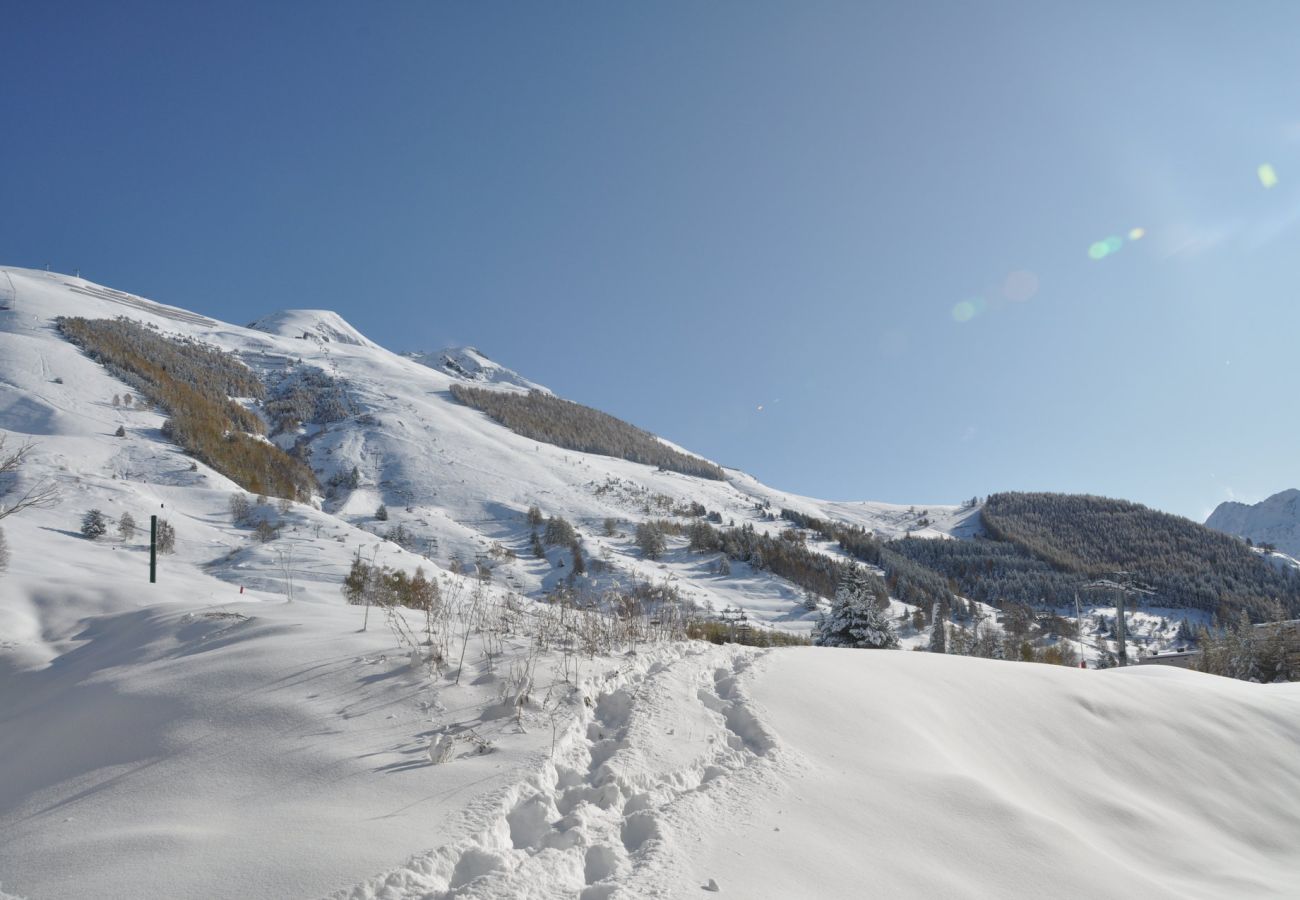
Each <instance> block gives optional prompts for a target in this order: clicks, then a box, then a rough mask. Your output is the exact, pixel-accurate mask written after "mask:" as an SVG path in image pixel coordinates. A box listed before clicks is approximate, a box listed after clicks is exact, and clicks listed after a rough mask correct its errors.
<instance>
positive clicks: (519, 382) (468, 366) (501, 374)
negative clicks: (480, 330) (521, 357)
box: [405, 347, 551, 394]
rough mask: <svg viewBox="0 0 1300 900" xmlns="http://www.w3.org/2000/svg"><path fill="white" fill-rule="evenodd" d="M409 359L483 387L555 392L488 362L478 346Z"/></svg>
mask: <svg viewBox="0 0 1300 900" xmlns="http://www.w3.org/2000/svg"><path fill="white" fill-rule="evenodd" d="M405 356H406V357H407V358H408V359H412V360H414V361H415V362H418V363H419V364H420V365H422V366H428V367H429V368H430V369H436V370H437V371H439V372H443V373H446V374H447V375H450V376H452V377H453V378H457V379H460V380H462V381H477V382H480V383H483V384H503V385H510V386H512V387H521V388H524V389H525V390H530V391H544V392H546V393H548V394H549V393H551V390H550V388H547V387H545V386H543V385H540V384H538V383H537V382H535V381H529V380H528V379H527V378H525V377H524V376H522V375H520V374H519V373H518V372H516V371H514V370H512V369H507V368H506V367H505V366H503V365H500V364H499V363H495V362H493V361H492V360H490V359H488V358H487V356H485V355H484V354H483V352H482V351H481V350H479V349H478V348H476V347H448V348H447V349H445V350H439V351H437V352H435V353H422V352H419V351H414V352H411V353H407V354H405Z"/></svg>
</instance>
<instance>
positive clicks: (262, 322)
mask: <svg viewBox="0 0 1300 900" xmlns="http://www.w3.org/2000/svg"><path fill="white" fill-rule="evenodd" d="M248 327H249V328H253V329H256V330H257V331H265V332H266V333H267V334H278V335H280V336H281V337H291V338H304V339H308V340H315V341H322V342H325V343H336V344H353V345H355V346H358V347H377V346H378V345H377V344H376V343H375V342H374V341H372V340H370V339H369V338H368V337H366V336H365V335H364V334H362V333H361V332H360V331H358V330H357V329H356V328H354V327H353V326H352V325H351V324H350V323H348V321H347V320H346V319H344V318H343V317H342V316H340V315H339V314H338V313H336V312H333V311H331V310H328V309H282V310H279V311H278V312H273V313H271V314H270V315H267V316H262V318H260V319H258V320H256V321H254V322H249V323H248Z"/></svg>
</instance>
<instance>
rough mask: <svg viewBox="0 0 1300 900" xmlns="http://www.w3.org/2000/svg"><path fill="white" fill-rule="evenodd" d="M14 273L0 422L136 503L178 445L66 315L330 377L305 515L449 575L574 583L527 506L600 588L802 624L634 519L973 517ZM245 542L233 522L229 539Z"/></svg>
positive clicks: (481, 366) (51, 460) (277, 379)
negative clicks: (825, 497) (608, 441)
mask: <svg viewBox="0 0 1300 900" xmlns="http://www.w3.org/2000/svg"><path fill="white" fill-rule="evenodd" d="M7 272H8V274H9V279H10V280H11V281H12V283H13V285H14V286H15V291H14V293H15V299H14V300H13V301H12V309H11V310H9V311H8V312H7V313H5V315H6V317H7V319H6V323H5V326H4V331H3V332H0V340H2V341H3V342H4V345H5V346H4V353H3V361H2V362H0V379H3V380H2V381H0V390H3V392H4V393H3V394H0V424H3V425H4V427H6V428H8V429H10V430H12V431H15V432H24V433H27V434H31V435H38V436H39V439H38V441H37V442H38V444H39V445H40V446H39V452H38V454H37V457H36V460H35V463H34V466H35V468H33V472H32V474H33V475H35V474H36V473H37V472H39V471H41V470H44V469H46V468H47V465H48V466H53V467H54V468H55V470H56V471H58V473H59V478H60V480H63V481H71V480H76V481H77V484H78V490H85V489H86V488H87V486H89V485H102V486H103V487H104V488H105V489H107V490H109V491H111V492H113V493H114V494H125V493H127V492H128V485H131V486H132V488H131V489H134V486H136V485H140V484H153V483H156V482H157V481H158V480H159V478H161V477H163V476H161V475H160V474H159V473H158V472H156V471H154V470H153V469H152V468H151V467H148V466H144V465H143V463H142V461H144V460H154V459H162V458H166V457H171V456H173V455H175V453H176V448H175V447H173V446H171V445H169V444H168V443H167V442H165V441H162V440H160V436H159V433H158V430H157V429H158V427H159V425H160V424H161V419H160V418H159V416H158V415H157V413H155V412H152V411H144V410H141V409H139V408H135V409H131V410H128V409H125V408H120V407H114V406H112V405H111V403H110V402H109V401H110V400H111V398H112V397H113V395H114V394H122V393H126V392H127V390H128V386H126V385H124V384H122V383H120V382H118V381H117V380H116V379H114V378H113V377H112V376H111V375H109V374H108V373H107V372H106V371H104V370H103V369H102V368H100V367H99V366H97V365H95V364H94V363H92V362H91V361H90V360H88V359H86V358H85V356H84V355H83V354H82V353H81V352H80V351H78V350H77V348H75V347H73V346H72V345H70V344H68V343H67V342H66V341H64V340H62V339H61V338H60V337H59V335H58V333H57V331H56V330H55V328H54V320H55V319H56V318H57V317H59V316H81V317H85V318H111V317H115V316H120V315H126V316H129V317H131V318H133V319H136V320H138V321H141V322H143V323H146V324H148V325H150V326H153V327H156V328H157V329H159V330H160V332H162V333H166V334H175V335H179V336H183V337H187V338H193V339H197V340H200V341H202V342H204V343H206V344H210V345H214V346H216V347H219V348H221V349H222V350H226V351H230V352H232V353H234V354H236V355H237V356H238V357H239V359H241V360H242V361H243V362H245V363H247V364H248V365H250V366H252V367H253V368H254V370H255V371H256V372H257V373H258V374H259V376H260V377H261V378H262V379H263V380H264V381H265V382H266V383H267V384H268V385H270V390H271V393H272V394H275V392H276V391H277V390H279V389H284V390H287V389H289V388H290V387H292V386H294V385H298V384H302V383H303V382H304V381H306V382H312V383H320V382H321V381H322V380H327V381H328V384H329V385H330V387H329V389H330V390H332V391H335V392H337V393H338V394H339V395H340V399H339V402H340V404H341V406H342V407H343V409H342V411H341V413H340V414H339V416H338V418H337V420H336V421H329V422H313V421H307V422H304V423H302V424H301V425H299V426H298V427H296V428H293V429H291V430H289V431H287V432H284V433H280V434H277V435H275V436H274V438H273V439H274V440H275V441H276V443H278V444H280V445H281V446H284V447H286V448H288V447H292V446H293V445H294V444H295V443H298V444H300V450H301V452H302V454H303V455H304V458H305V459H307V460H308V461H309V462H310V464H311V466H312V468H313V469H314V471H315V472H316V474H317V476H318V478H319V479H320V481H321V483H322V485H324V486H325V488H323V490H324V494H323V495H322V496H320V497H318V498H317V500H316V501H315V502H314V503H313V504H312V505H310V506H309V507H308V508H309V509H311V510H312V511H311V512H310V513H309V515H310V516H312V517H323V518H322V521H326V522H328V523H329V527H330V528H331V529H340V528H345V529H350V530H356V531H355V532H354V533H357V534H360V535H363V536H364V537H363V538H362V540H368V541H369V542H370V544H372V545H375V546H378V547H380V552H381V553H384V554H389V553H396V554H397V555H398V556H400V553H398V550H397V548H396V547H395V546H394V544H392V543H391V542H381V541H379V540H378V538H377V536H378V535H381V534H383V533H386V532H390V530H391V529H395V528H397V527H398V526H400V527H401V528H402V529H403V532H404V535H405V538H404V543H405V546H406V547H407V549H408V551H410V552H411V553H412V556H411V559H412V560H415V559H418V558H420V557H424V558H425V559H421V560H420V561H421V562H424V563H425V564H426V565H428V564H429V562H430V561H432V562H433V563H434V564H436V565H437V566H439V567H442V568H445V569H448V570H451V569H462V568H463V569H466V570H470V569H472V568H473V567H474V565H475V563H476V562H482V563H484V564H485V565H487V566H489V567H490V568H491V569H492V571H493V576H494V577H495V578H498V579H500V580H501V581H503V582H504V583H506V584H508V585H510V586H511V587H513V588H515V589H517V590H519V591H521V592H523V593H525V594H527V595H530V596H540V595H541V594H543V593H545V592H548V591H550V590H551V589H553V588H554V587H555V586H556V585H558V584H560V583H562V582H563V581H564V579H565V577H566V576H567V575H568V568H569V566H570V565H571V562H572V561H571V559H570V558H569V556H568V551H567V550H566V549H564V548H557V549H548V554H547V557H546V558H543V559H537V558H534V557H533V555H532V554H531V553H530V552H529V532H530V526H529V524H528V523H527V521H526V520H525V514H526V512H527V511H528V509H529V508H530V507H532V506H536V507H538V508H540V510H541V511H542V513H543V514H544V515H546V516H562V517H564V518H565V519H567V520H568V521H570V522H572V523H573V524H574V526H575V528H576V529H577V531H578V534H579V535H580V537H581V538H582V540H583V543H584V546H585V548H586V555H587V556H588V557H589V558H592V559H595V560H597V561H598V564H597V566H596V567H594V569H599V571H594V570H593V571H592V573H591V576H590V581H591V583H592V585H593V590H597V589H598V588H599V585H601V584H608V583H627V582H630V581H634V580H636V581H641V582H650V583H659V582H665V581H667V582H670V583H672V584H674V585H676V586H677V587H678V588H679V590H680V591H681V593H682V595H683V597H684V599H687V600H690V601H692V602H694V603H696V604H698V605H700V606H701V607H704V608H713V609H715V610H722V609H724V608H727V607H734V608H739V609H744V610H745V611H746V612H747V614H748V615H749V616H750V617H751V618H752V619H754V620H755V621H757V622H758V623H760V624H766V625H768V626H770V627H776V628H780V629H783V630H789V631H795V632H805V633H806V632H807V631H808V629H809V628H810V627H811V625H812V622H813V620H814V619H815V616H816V612H815V611H810V610H808V609H805V608H804V606H803V597H802V593H801V591H799V590H798V589H797V588H795V587H794V586H792V585H790V584H789V583H788V582H786V581H784V580H783V579H780V578H777V577H775V576H773V575H772V574H771V573H769V572H764V571H750V570H749V568H748V567H747V566H745V565H743V564H741V565H738V566H736V567H735V569H736V570H735V571H734V573H733V575H732V576H730V577H728V578H719V577H717V576H716V575H714V574H712V573H711V572H710V571H709V569H708V563H709V560H702V559H700V558H699V557H698V556H695V555H690V554H687V553H685V552H677V550H676V549H674V548H677V547H680V546H681V543H680V542H678V543H675V544H674V546H673V548H670V552H669V553H667V554H666V555H665V556H664V557H663V558H662V559H659V560H653V561H652V560H648V559H644V558H642V556H641V554H640V553H639V552H637V549H636V546H635V543H634V541H633V534H632V532H633V531H634V530H635V525H636V523H637V522H639V521H642V520H644V519H649V518H656V517H662V516H664V515H667V512H668V510H670V509H672V508H673V507H675V506H680V505H688V504H691V503H698V504H701V505H703V506H704V507H706V508H707V509H709V510H711V511H714V512H716V513H717V515H718V516H719V517H721V518H722V519H723V520H725V521H727V522H729V523H730V522H734V523H735V524H737V525H740V524H745V523H748V524H750V525H752V526H753V527H754V528H755V529H756V530H759V531H761V532H764V533H771V534H776V533H777V532H779V531H780V530H781V528H783V527H785V525H784V523H782V522H780V521H778V520H775V519H774V517H773V516H772V515H771V514H770V508H775V509H778V510H779V509H780V508H782V507H789V508H792V509H796V510H799V511H801V512H805V513H807V514H810V515H816V516H821V517H826V518H832V519H836V520H839V521H845V522H851V523H854V524H859V525H862V526H864V527H866V528H869V529H873V530H875V531H876V532H877V533H879V534H880V535H882V536H886V537H893V536H898V535H901V534H903V533H906V532H908V531H911V532H912V533H916V534H918V535H922V536H926V535H931V536H943V535H945V534H947V533H948V532H950V531H953V530H960V529H962V528H963V527H967V523H968V522H969V520H970V519H971V518H972V515H973V514H974V510H971V509H969V508H963V507H958V506H948V507H945V506H929V507H925V508H924V509H918V508H916V507H905V506H897V505H892V504H881V503H862V502H858V503H843V502H828V501H821V500H816V499H813V498H807V497H801V496H797V495H793V494H789V493H786V492H783V491H780V490H778V489H775V488H772V487H769V486H767V485H764V484H762V483H760V482H759V481H757V480H756V479H754V478H752V477H751V476H749V475H747V474H745V473H743V472H740V471H736V470H730V469H729V470H726V477H725V479H723V480H712V479H707V478H697V477H692V476H689V475H682V474H679V473H676V472H672V471H664V470H659V469H656V468H655V467H653V466H648V465H642V464H639V463H634V462H628V461H626V460H623V459H617V458H614V457H610V456H604V455H599V454H593V453H581V452H576V451H573V450H567V449H564V448H562V447H557V446H554V445H551V444H547V443H542V442H539V441H535V440H532V439H529V438H526V437H522V436H520V435H518V434H516V433H514V432H513V431H511V430H509V429H507V428H505V427H503V426H501V425H499V424H498V423H496V422H494V421H492V420H491V419H490V418H488V417H487V416H485V415H484V414H483V413H480V412H478V411H476V410H474V409H471V408H469V407H467V406H465V405H463V404H461V403H459V402H457V401H456V400H455V399H453V398H452V397H451V396H450V394H449V389H450V388H451V386H452V385H453V384H457V383H473V384H475V385H478V386H485V387H490V388H493V389H500V390H517V389H520V388H524V389H530V390H531V389H536V390H541V391H546V388H544V387H543V386H541V385H539V384H537V383H535V382H533V381H531V380H529V379H527V378H525V377H523V376H521V375H519V374H518V373H515V372H512V371H511V370H509V369H507V368H505V367H503V366H500V365H498V364H497V363H495V362H493V361H491V360H489V359H488V358H487V357H486V356H484V355H483V354H482V353H480V352H479V351H477V350H474V349H473V348H464V349H461V350H455V351H442V352H441V353H437V354H410V355H407V356H402V355H399V354H396V353H393V352H390V351H389V350H386V349H384V348H382V347H379V346H378V345H377V344H375V343H374V342H373V341H371V340H369V339H368V338H366V337H365V336H364V335H363V334H361V332H360V331H358V330H357V329H356V328H354V327H353V326H352V325H350V324H349V323H348V322H346V321H344V320H343V319H342V317H340V316H338V315H337V314H336V313H332V312H328V311H324V310H313V309H299V310H285V311H281V312H277V313H272V314H270V315H267V316H264V317H262V318H260V319H258V320H256V321H255V322H253V323H251V325H249V326H248V327H240V326H237V325H232V324H228V323H221V322H217V321H215V320H212V319H209V318H207V317H203V316H198V315H196V314H193V313H189V312H186V311H184V310H180V309H177V308H174V307H168V306H165V305H163V304H158V303H154V302H152V301H149V300H146V299H144V298H140V297H135V296H133V295H130V294H126V293H123V292H120V291H116V290H114V289H111V288H105V287H103V286H100V285H96V284H93V283H91V282H88V281H85V280H84V279H79V278H73V277H70V276H64V275H57V274H54V273H48V272H40V271H31V270H22V269H9V270H7ZM56 378H58V379H60V380H59V381H56V380H55V379H56ZM118 424H121V425H123V426H124V428H125V430H126V438H125V439H124V440H123V439H117V438H114V437H113V436H112V434H111V432H112V431H113V429H114V428H115V427H116V426H117V425H118ZM74 445H75V447H76V449H75V450H73V449H71V448H72V447H73V446H74ZM65 447H66V448H68V449H65ZM56 460H58V462H56ZM354 469H355V470H356V473H357V478H358V481H357V484H356V486H355V487H349V488H348V489H342V490H337V491H333V490H327V488H328V487H329V485H330V483H331V480H332V479H334V480H335V483H337V480H338V479H344V478H346V477H347V476H349V475H350V474H351V473H352V471H353V470H354ZM166 477H167V478H168V479H169V480H171V481H173V482H179V481H184V482H186V483H187V484H190V483H192V484H191V486H193V487H199V486H204V487H207V488H208V489H210V490H217V491H225V492H233V491H234V490H235V489H236V486H235V485H233V484H232V483H230V482H229V480H228V479H226V478H225V477H224V476H222V475H220V474H218V473H216V472H213V471H210V470H208V469H207V468H206V467H203V466H200V467H199V468H198V470H197V472H196V474H193V475H190V476H187V477H186V478H181V477H180V476H179V475H170V474H169V475H167V476H166ZM192 496H195V495H192V494H184V495H179V496H177V497H175V498H173V500H172V503H173V504H176V505H178V506H179V507H180V508H181V509H183V510H186V511H187V512H188V501H189V498H190V497H192ZM121 502H122V503H125V502H126V498H125V497H123V499H122V501H121ZM381 505H382V506H385V507H386V508H387V511H388V516H389V518H388V519H387V520H386V521H385V522H379V521H377V520H376V518H375V513H376V511H377V509H378V508H379V507H380V506H381ZM68 515H76V514H72V513H69V512H68V511H64V513H63V516H64V517H65V521H63V522H62V523H61V524H62V526H63V527H65V528H69V527H73V526H74V525H75V522H73V521H68V520H66V517H67V516H68ZM196 515H199V517H200V518H201V519H202V521H203V526H202V527H203V528H204V529H205V530H207V529H212V528H214V527H218V523H216V522H214V521H213V519H212V516H211V515H210V514H209V513H202V514H198V513H196ZM606 520H613V521H614V522H615V523H616V527H615V528H614V529H612V531H613V533H606V531H608V530H611V529H607V528H606V526H605V523H606ZM236 537H239V535H238V532H234V533H233V534H232V535H231V538H236ZM350 546H352V547H353V549H355V544H351V545H350ZM312 548H315V549H312ZM507 551H508V552H507ZM827 551H828V552H831V553H834V552H835V551H834V550H833V548H829V547H828V548H827ZM300 552H303V553H308V552H311V553H317V552H319V548H316V547H315V543H314V542H307V543H304V545H303V547H302V548H301V549H300ZM348 555H350V554H345V555H343V556H342V557H340V558H338V559H336V561H335V562H333V563H331V564H326V563H325V562H324V561H321V562H320V564H318V565H316V566H314V567H313V569H312V574H311V575H305V576H304V583H305V582H307V581H310V580H311V579H317V580H318V581H319V583H320V588H321V590H322V591H323V592H330V591H335V590H337V584H338V582H339V580H340V579H341V577H342V575H343V573H344V570H345V569H346V563H347V556H348ZM202 562H203V564H204V565H205V567H206V570H207V571H208V572H210V573H211V574H213V575H215V576H216V577H218V578H222V579H225V580H227V581H230V582H232V583H239V584H243V585H244V586H246V587H247V586H251V585H253V584H269V583H272V582H274V581H276V580H277V579H278V575H276V574H275V572H276V561H275V559H274V555H273V553H271V552H270V551H269V550H268V549H265V548H241V549H239V550H238V552H236V553H235V554H234V555H233V556H231V557H230V558H228V559H227V558H224V557H222V558H218V559H205V560H202Z"/></svg>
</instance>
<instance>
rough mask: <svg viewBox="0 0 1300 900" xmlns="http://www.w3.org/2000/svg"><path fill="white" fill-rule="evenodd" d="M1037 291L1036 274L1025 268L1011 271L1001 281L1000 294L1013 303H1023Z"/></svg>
mask: <svg viewBox="0 0 1300 900" xmlns="http://www.w3.org/2000/svg"><path fill="white" fill-rule="evenodd" d="M1037 293H1038V276H1037V275H1035V274H1034V273H1033V272H1030V271H1027V270H1025V269H1019V270H1017V271H1015V272H1012V273H1011V274H1010V275H1008V276H1007V277H1006V279H1005V280H1004V281H1003V282H1002V296H1003V297H1006V298H1007V299H1008V300H1010V301H1012V302H1013V303H1024V302H1025V301H1026V300H1028V299H1030V298H1031V297H1033V296H1034V294H1037Z"/></svg>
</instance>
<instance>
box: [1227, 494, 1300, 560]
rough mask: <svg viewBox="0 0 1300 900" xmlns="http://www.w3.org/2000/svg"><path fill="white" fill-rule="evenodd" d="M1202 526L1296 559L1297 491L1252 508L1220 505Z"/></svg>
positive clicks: (1299, 541) (1299, 533)
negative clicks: (1273, 548) (1267, 545)
mask: <svg viewBox="0 0 1300 900" xmlns="http://www.w3.org/2000/svg"><path fill="white" fill-rule="evenodd" d="M1205 524H1206V526H1207V527H1209V528H1213V529H1215V530H1216V531H1223V532H1226V533H1227V534H1235V535H1237V536H1238V537H1243V538H1250V539H1251V540H1253V541H1254V542H1255V543H1256V544H1272V545H1274V546H1275V547H1276V548H1277V549H1278V550H1280V551H1282V553H1284V554H1286V555H1287V556H1292V557H1294V556H1300V490H1296V489H1294V488H1292V489H1291V490H1286V491H1280V492H1278V493H1276V494H1274V495H1273V496H1271V497H1268V498H1266V499H1264V500H1261V501H1260V502H1258V503H1256V504H1253V505H1247V504H1245V503H1238V502H1236V501H1228V502H1226V503H1220V504H1219V506H1218V507H1217V508H1216V509H1215V510H1214V512H1212V513H1210V517H1209V518H1208V519H1206V520H1205Z"/></svg>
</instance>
